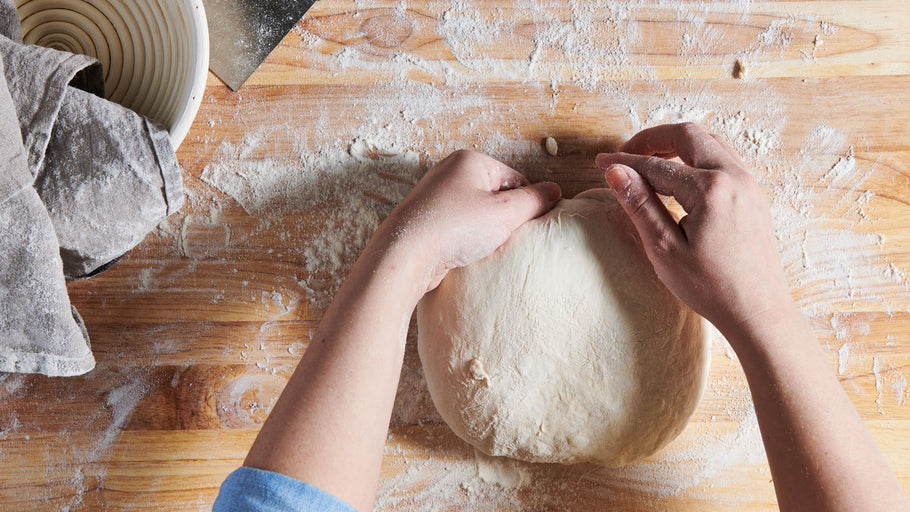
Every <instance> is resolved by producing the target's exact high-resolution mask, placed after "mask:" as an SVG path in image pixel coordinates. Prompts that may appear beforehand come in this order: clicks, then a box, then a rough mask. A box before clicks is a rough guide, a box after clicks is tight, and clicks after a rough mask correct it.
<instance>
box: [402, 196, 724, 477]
mask: <svg viewBox="0 0 910 512" xmlns="http://www.w3.org/2000/svg"><path fill="white" fill-rule="evenodd" d="M417 322H418V330H419V338H418V350H419V354H420V360H421V361H422V363H423V366H424V371H425V373H426V378H427V385H428V387H429V390H430V395H431V396H432V398H433V402H434V403H435V404H436V408H437V409H438V410H439V413H440V414H441V415H442V417H443V419H445V421H446V423H448V424H449V426H450V427H451V428H452V430H454V431H455V433H456V434H458V436H459V437H461V438H462V439H464V440H465V441H467V442H468V443H470V444H472V445H474V446H475V447H476V448H478V449H480V450H481V451H483V452H484V453H487V454H489V455H496V456H508V457H514V458H517V459H523V460H528V461H535V462H561V463H571V462H583V461H591V462H598V463H601V464H606V465H610V466H617V465H622V464H625V463H628V462H630V461H633V460H635V459H639V458H641V457H645V456H647V455H649V454H651V453H653V452H655V451H656V450H658V449H659V448H660V447H661V446H663V445H665V444H666V443H668V442H669V441H670V440H672V439H673V438H674V437H676V436H677V435H678V434H679V432H680V431H681V430H682V429H683V427H684V426H685V425H686V423H687V422H688V420H689V417H690V416H691V415H692V413H693V411H694V410H695V407H696V406H697V405H698V402H699V400H700V398H701V395H702V391H703V390H704V387H705V380H706V376H707V370H708V364H709V355H710V352H709V345H708V341H707V336H706V332H707V329H706V324H704V321H703V320H702V319H701V317H699V316H698V315H697V314H695V313H694V312H692V311H691V310H689V309H688V308H686V307H685V306H684V305H683V304H682V303H680V302H679V301H678V300H677V299H676V298H675V297H674V296H673V295H672V294H671V293H670V292H669V291H668V290H667V289H666V288H665V287H664V286H663V285H662V284H661V283H660V281H659V280H658V279H657V276H656V275H655V274H654V271H653V269H652V267H651V264H650V263H649V262H648V260H647V258H646V256H645V254H644V251H643V250H642V247H641V243H640V242H639V239H638V237H637V235H636V234H635V231H634V229H633V227H632V225H631V223H630V221H629V219H628V217H627V216H626V214H625V213H624V212H623V211H622V209H621V208H620V206H619V205H618V203H617V202H616V200H615V198H614V196H613V193H612V192H610V191H608V190H606V189H597V190H589V191H587V192H584V193H582V194H579V195H578V196H576V197H575V199H571V200H562V201H560V202H559V203H558V204H557V205H556V207H555V208H554V209H553V210H552V211H550V212H549V213H547V214H546V215H544V216H542V217H540V218H538V219H536V220H532V221H530V222H528V223H526V224H525V225H524V226H522V227H521V228H519V229H518V230H517V231H516V232H515V233H513V234H512V237H511V238H510V239H509V241H508V242H507V243H506V244H505V245H503V246H502V247H501V248H500V249H499V250H497V251H496V252H495V253H494V254H493V255H491V256H490V257H488V258H485V259H483V260H481V261H479V262H477V263H474V264H472V265H469V266H467V267H464V268H459V269H455V270H452V271H450V272H449V275H448V276H447V277H446V278H445V279H444V280H443V282H442V284H441V285H440V286H439V287H438V288H437V289H436V290H435V291H433V292H432V293H429V294H427V295H426V296H425V297H424V298H423V300H422V301H421V302H420V304H419V305H418V308H417Z"/></svg>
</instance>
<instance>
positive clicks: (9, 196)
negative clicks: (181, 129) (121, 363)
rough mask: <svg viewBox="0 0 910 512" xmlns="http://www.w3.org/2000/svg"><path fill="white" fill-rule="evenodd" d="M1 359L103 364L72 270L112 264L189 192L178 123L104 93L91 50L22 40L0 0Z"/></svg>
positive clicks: (39, 365)
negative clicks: (69, 289)
mask: <svg viewBox="0 0 910 512" xmlns="http://www.w3.org/2000/svg"><path fill="white" fill-rule="evenodd" d="M0 31H3V32H2V33H0V57H2V59H0V63H2V66H0V70H2V73H0V78H5V80H2V79H0V83H2V86H3V87H2V91H0V92H2V94H0V116H2V117H0V145H2V146H0V230H2V233H0V315H2V317H0V371H8V372H9V371H12V372H27V373H43V374H46V375H61V376H62V375H78V374H82V373H85V372H87V371H90V370H91V369H92V368H93V367H94V359H93V358H92V355H91V352H90V350H89V345H88V336H87V335H86V333H85V329H84V327H83V326H82V322H81V319H80V318H79V316H78V314H77V313H76V311H75V309H73V308H72V307H71V306H70V303H69V299H68V297H67V294H66V286H65V280H64V277H66V278H68V279H76V278H81V277H87V276H90V275H93V274H95V273H98V272H100V271H103V270H104V269H106V268H107V267H108V266H110V265H111V264H112V263H113V262H114V261H116V260H117V259H118V258H119V257H120V256H122V255H123V254H124V253H126V252H127V251H129V250H130V249H132V248H133V247H134V246H135V245H136V244H138V243H139V242H140V241H141V240H142V239H143V238H144V237H145V235H147V234H148V233H149V232H150V231H151V230H152V229H154V227H155V226H156V225H157V224H158V223H159V222H160V221H161V220H162V219H163V218H164V217H166V216H167V215H168V214H170V213H172V212H174V211H176V210H177V209H178V208H180V206H181V205H182V204H183V202H184V196H183V187H182V183H181V179H180V169H179V167H178V165H177V158H176V155H175V153H174V149H173V147H172V146H171V144H170V141H169V139H168V136H167V132H166V131H164V130H163V129H162V128H160V127H158V126H157V125H155V124H153V123H151V122H149V121H148V120H146V119H144V118H142V117H141V116H139V115H137V114H136V113H134V112H132V111H130V110H128V109H126V108H123V107H121V106H119V105H116V104H114V103H111V102H109V101H107V100H105V99H103V98H102V97H101V96H100V94H101V92H102V88H103V80H102V78H103V77H102V74H101V73H102V70H101V66H100V65H98V63H97V62H96V61H94V60H93V59H91V58H89V57H85V56H81V55H73V54H69V53H66V52H60V51H56V50H52V49H47V48H40V47H37V46H30V45H23V44H21V42H20V35H19V20H18V16H17V15H16V11H15V8H14V7H13V4H12V0H0Z"/></svg>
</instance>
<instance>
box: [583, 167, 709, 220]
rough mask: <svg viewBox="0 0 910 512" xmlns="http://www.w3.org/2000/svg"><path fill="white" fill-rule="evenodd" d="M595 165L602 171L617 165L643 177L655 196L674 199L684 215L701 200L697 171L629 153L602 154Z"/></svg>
mask: <svg viewBox="0 0 910 512" xmlns="http://www.w3.org/2000/svg"><path fill="white" fill-rule="evenodd" d="M594 161H595V163H596V164H597V166H598V167H600V169H601V170H602V171H606V170H608V169H609V168H610V167H611V166H613V165H617V164H618V165H623V166H626V167H631V168H632V169H634V172H633V174H636V175H640V176H638V178H639V179H641V178H642V177H644V179H645V180H646V181H647V182H648V184H649V185H650V187H649V188H651V187H653V189H654V190H655V191H657V193H658V194H663V195H665V196H673V197H675V198H676V200H677V201H678V202H679V204H680V205H682V207H683V208H685V210H686V211H691V210H690V209H691V208H694V207H695V205H696V204H698V202H699V200H700V199H699V196H700V193H699V191H698V184H697V183H696V179H695V175H696V174H697V173H698V172H700V171H699V170H698V169H693V168H692V167H689V166H688V165H684V164H681V163H678V162H673V161H670V160H665V159H663V158H661V157H657V156H644V155H633V154H629V153H601V154H599V155H597V158H596V159H595V160H594ZM652 193H653V192H652Z"/></svg>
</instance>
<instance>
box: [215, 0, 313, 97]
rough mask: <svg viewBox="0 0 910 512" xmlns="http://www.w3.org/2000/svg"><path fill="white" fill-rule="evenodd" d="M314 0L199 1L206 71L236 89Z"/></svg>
mask: <svg viewBox="0 0 910 512" xmlns="http://www.w3.org/2000/svg"><path fill="white" fill-rule="evenodd" d="M315 1H316V0H203V4H204V5H205V12H206V17H207V18H208V24H209V43H210V46H211V50H210V51H211V54H210V55H211V56H210V60H209V68H210V69H211V70H212V71H213V72H214V73H215V74H216V75H218V78H220V79H222V80H224V83H226V84H227V85H228V87H230V88H231V89H233V90H235V91H236V90H237V89H239V88H240V86H242V85H243V83H244V82H246V81H247V79H248V78H249V77H250V75H252V74H253V71H256V68H258V67H259V65H260V64H262V61H264V60H265V58H266V57H268V56H269V54H270V53H272V50H274V49H275V47H276V46H278V43H280V42H281V40H282V39H284V36H286V35H287V33H288V32H290V30H291V29H292V28H294V25H295V24H296V23H297V21H298V20H300V18H302V17H303V15H304V14H305V13H306V11H307V10H308V9H309V8H310V7H311V6H312V5H313V4H314V3H315Z"/></svg>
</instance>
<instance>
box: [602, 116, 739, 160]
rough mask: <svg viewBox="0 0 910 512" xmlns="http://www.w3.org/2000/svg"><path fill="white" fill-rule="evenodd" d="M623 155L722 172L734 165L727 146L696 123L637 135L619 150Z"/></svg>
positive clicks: (651, 129) (655, 129)
mask: <svg viewBox="0 0 910 512" xmlns="http://www.w3.org/2000/svg"><path fill="white" fill-rule="evenodd" d="M620 151H622V152H624V153H635V154H638V155H647V156H659V157H662V158H673V157H675V156H678V157H679V158H680V159H681V160H682V161H683V162H685V163H686V165H690V166H692V167H697V168H700V169H720V168H722V167H724V166H725V165H727V164H729V163H731V161H730V153H729V152H728V150H727V147H725V144H723V143H720V142H718V140H717V139H716V138H715V137H714V136H713V135H711V134H710V133H708V132H707V131H706V130H705V129H704V128H702V127H701V126H698V125H697V124H695V123H681V124H664V125H661V126H655V127H654V128H648V129H646V130H642V131H640V132H638V133H637V134H635V136H633V137H632V138H631V139H629V140H628V141H626V143H625V144H623V145H622V146H621V147H620Z"/></svg>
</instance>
